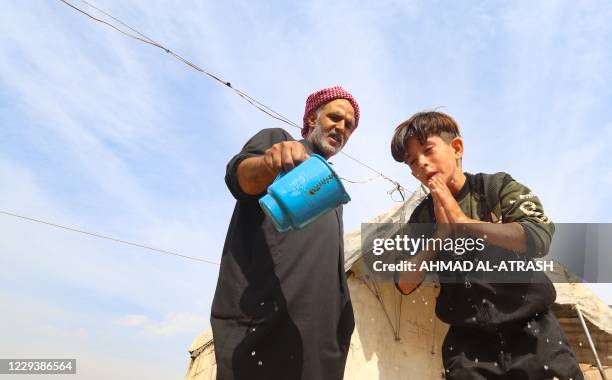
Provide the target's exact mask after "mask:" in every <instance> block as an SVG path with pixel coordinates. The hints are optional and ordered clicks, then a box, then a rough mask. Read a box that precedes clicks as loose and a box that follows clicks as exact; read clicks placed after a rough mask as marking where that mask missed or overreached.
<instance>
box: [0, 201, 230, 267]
mask: <svg viewBox="0 0 612 380" xmlns="http://www.w3.org/2000/svg"><path fill="white" fill-rule="evenodd" d="M0 214H4V215H8V216H12V217H15V218H19V219H24V220H28V221H30V222H36V223H40V224H44V225H47V226H51V227H56V228H62V229H64V230H68V231H72V232H78V233H80V234H84V235H88V236H93V237H97V238H100V239H106V240H110V241H114V242H115V243H121V244H127V245H131V246H134V247H139V248H144V249H148V250H150V251H154V252H157V253H162V254H165V255H170V256H176V257H181V258H183V259H189V260H194V261H200V262H203V263H207V264H213V265H219V263H217V262H214V261H210V260H205V259H200V258H198V257H192V256H187V255H183V254H180V253H176V252H172V251H167V250H165V249H159V248H155V247H151V246H148V245H144V244H140V243H132V242H130V241H127V240H122V239H117V238H114V237H111V236H106V235H102V234H99V233H95V232H88V231H84V230H81V229H78V228H74V227H68V226H64V225H61V224H57V223H51V222H47V221H44V220H40V219H35V218H31V217H29V216H23V215H19V214H14V213H12V212H8V211H2V210H0Z"/></svg>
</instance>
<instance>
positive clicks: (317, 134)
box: [307, 120, 346, 158]
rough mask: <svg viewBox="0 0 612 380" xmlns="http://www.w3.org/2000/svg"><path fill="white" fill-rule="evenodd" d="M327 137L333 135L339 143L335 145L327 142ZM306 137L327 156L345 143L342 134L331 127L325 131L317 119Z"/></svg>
mask: <svg viewBox="0 0 612 380" xmlns="http://www.w3.org/2000/svg"><path fill="white" fill-rule="evenodd" d="M329 137H333V138H334V139H335V140H336V141H339V142H340V145H339V146H337V147H335V146H333V145H331V144H330V143H329V142H328V138H329ZM307 139H308V141H309V142H310V143H311V144H312V145H314V146H315V148H316V149H317V150H318V151H319V152H320V153H322V154H323V155H324V156H325V157H328V158H329V157H331V156H333V155H335V154H337V153H338V152H340V151H341V150H342V148H343V147H344V144H346V140H345V139H344V136H343V135H342V134H340V133H337V132H334V130H333V129H332V130H330V131H327V132H325V131H324V130H323V127H322V126H321V124H320V123H319V121H318V120H317V125H316V126H315V128H314V129H313V130H312V132H310V134H309V135H308V138H307Z"/></svg>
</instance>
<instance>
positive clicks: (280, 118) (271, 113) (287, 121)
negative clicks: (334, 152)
mask: <svg viewBox="0 0 612 380" xmlns="http://www.w3.org/2000/svg"><path fill="white" fill-rule="evenodd" d="M59 1H61V2H62V3H64V4H66V5H67V6H69V7H71V8H72V9H74V10H75V11H77V12H80V13H82V14H84V15H85V16H87V17H89V18H91V19H92V20H94V21H97V22H100V23H102V24H104V25H106V26H109V27H111V28H113V29H115V30H116V31H118V32H119V33H121V34H123V35H125V36H127V37H129V38H132V39H135V40H137V41H140V42H143V43H146V44H149V45H152V46H155V47H157V48H159V49H162V50H163V51H165V52H166V53H167V54H169V55H171V56H172V57H173V58H175V59H177V60H178V61H180V62H182V63H184V64H186V65H187V66H189V67H191V68H192V69H194V70H196V71H198V72H200V73H202V74H205V75H207V76H208V77H210V78H212V79H214V80H216V81H217V82H219V83H221V84H223V85H224V86H226V87H228V88H230V89H231V90H233V91H234V92H235V93H236V94H237V95H238V96H240V97H241V98H242V99H244V100H245V101H246V102H248V103H249V104H251V105H252V106H253V107H255V108H257V109H258V110H260V111H261V112H263V113H265V114H266V115H268V116H270V117H271V118H273V119H276V120H278V121H280V122H282V123H285V124H287V125H289V126H291V127H294V128H297V129H301V127H300V126H299V125H298V124H297V123H296V122H294V121H292V120H290V119H289V118H287V117H286V116H284V115H282V114H280V113H278V112H276V111H275V110H273V109H272V108H270V107H268V106H267V105H265V104H264V103H262V102H260V101H259V100H257V99H255V98H253V97H252V96H250V95H248V94H247V93H245V92H243V91H241V90H239V89H237V88H235V87H233V86H232V84H231V83H230V82H229V81H226V80H223V79H221V78H220V77H219V76H217V75H214V74H212V73H210V72H209V71H206V70H204V69H202V68H201V67H199V66H198V65H196V64H195V63H193V62H191V61H189V60H188V59H186V58H184V57H182V56H180V55H179V54H177V53H175V52H173V51H172V50H170V49H169V48H167V47H166V46H164V45H162V44H161V43H159V42H157V41H155V40H153V39H152V38H150V37H148V36H147V35H145V34H143V33H141V32H140V31H138V30H137V29H135V28H133V27H131V26H129V25H128V24H126V23H124V22H123V21H121V20H119V19H118V18H116V17H114V16H113V15H111V14H110V13H108V12H105V11H103V10H102V9H100V8H98V7H96V6H95V5H93V4H91V3H89V2H88V1H85V0H80V1H81V2H82V3H84V4H85V5H87V6H89V7H91V8H93V9H95V10H96V11H98V12H100V13H102V14H103V15H105V16H106V17H109V18H110V19H112V20H113V21H115V22H117V23H118V24H120V25H121V26H123V27H124V28H127V29H129V30H130V31H131V32H133V33H135V34H132V33H130V32H127V31H125V30H122V29H121V28H119V27H117V26H116V25H113V24H112V23H110V22H107V21H105V20H102V19H100V18H97V17H95V16H93V15H91V14H90V13H88V12H86V11H84V10H83V9H81V8H79V7H77V6H76V5H74V4H72V3H70V2H68V1H66V0H59ZM340 153H341V154H342V155H344V156H346V157H347V158H349V159H351V160H353V161H355V162H356V163H358V164H360V165H362V166H363V167H365V168H367V169H368V170H370V171H372V172H374V173H376V174H377V175H378V177H380V178H383V179H385V180H387V181H389V182H391V183H392V184H393V186H394V187H393V189H391V190H390V191H389V192H388V194H390V195H392V194H393V192H395V191H398V192H399V193H400V195H401V197H402V199H405V197H404V192H405V191H406V190H405V188H404V186H402V185H401V184H400V183H399V182H398V181H396V180H394V179H391V178H390V177H388V176H386V175H384V174H383V173H382V172H381V171H379V170H376V169H374V168H373V167H371V166H369V165H367V164H365V163H364V162H362V161H361V160H358V159H357V158H355V157H353V156H351V155H349V154H348V153H345V152H343V151H341V152H340ZM378 177H377V178H378ZM348 182H351V183H359V182H358V181H348ZM367 182H369V181H367ZM362 183H363V182H362Z"/></svg>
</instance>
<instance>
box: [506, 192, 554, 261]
mask: <svg viewBox="0 0 612 380" xmlns="http://www.w3.org/2000/svg"><path fill="white" fill-rule="evenodd" d="M500 205H501V209H502V222H503V223H511V222H517V223H519V224H520V225H521V226H522V227H523V230H525V234H526V236H527V253H526V256H528V257H543V256H545V255H546V254H547V253H548V249H549V248H550V243H551V241H552V237H553V235H554V233H555V225H554V223H553V222H552V220H550V218H549V217H548V216H546V214H545V213H544V207H543V206H542V202H540V199H539V198H538V197H537V196H536V195H535V194H533V193H532V192H531V190H529V188H528V187H527V186H524V185H522V184H520V183H519V182H517V181H514V180H512V181H510V182H509V183H508V184H507V185H506V186H504V187H503V188H502V189H501V191H500Z"/></svg>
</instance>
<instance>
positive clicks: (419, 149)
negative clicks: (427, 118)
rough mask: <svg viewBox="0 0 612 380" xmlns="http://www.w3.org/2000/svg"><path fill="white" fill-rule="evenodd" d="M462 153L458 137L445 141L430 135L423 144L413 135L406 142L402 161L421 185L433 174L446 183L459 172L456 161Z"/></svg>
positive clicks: (450, 181)
mask: <svg viewBox="0 0 612 380" xmlns="http://www.w3.org/2000/svg"><path fill="white" fill-rule="evenodd" d="M462 155H463V141H462V140H461V138H459V137H456V138H455V139H453V140H452V141H451V142H450V143H447V142H446V141H444V140H443V139H442V138H441V137H440V136H431V137H428V138H427V141H425V144H421V143H420V142H419V139H417V138H416V137H414V136H413V137H410V138H409V139H408V143H407V144H406V157H405V158H404V162H406V164H408V166H410V170H412V175H413V176H415V177H416V178H417V179H418V180H419V181H420V182H421V183H422V184H423V185H425V186H427V185H428V184H427V182H428V181H429V179H430V178H432V177H433V176H437V177H439V178H440V179H441V180H442V182H444V183H446V184H447V185H448V184H450V183H452V181H454V179H455V176H457V175H458V174H460V173H458V172H460V171H459V170H458V169H459V168H460V167H459V166H458V162H457V161H458V160H459V159H460V158H461V156H462Z"/></svg>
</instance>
